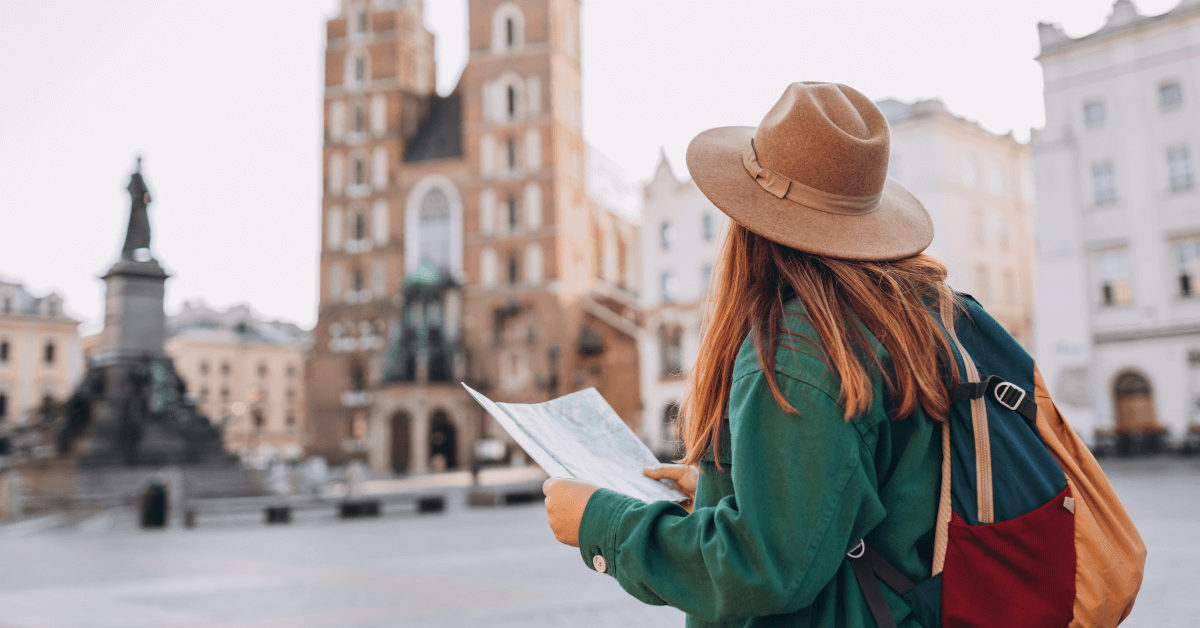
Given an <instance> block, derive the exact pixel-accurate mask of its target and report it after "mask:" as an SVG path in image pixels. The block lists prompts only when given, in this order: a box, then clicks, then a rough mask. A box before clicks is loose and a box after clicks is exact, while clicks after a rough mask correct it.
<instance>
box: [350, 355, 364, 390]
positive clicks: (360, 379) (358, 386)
mask: <svg viewBox="0 0 1200 628" xmlns="http://www.w3.org/2000/svg"><path fill="white" fill-rule="evenodd" d="M366 388H367V374H366V371H365V370H363V365H362V362H360V361H358V360H357V359H351V360H350V390H353V391H355V392H358V391H361V390H366Z"/></svg>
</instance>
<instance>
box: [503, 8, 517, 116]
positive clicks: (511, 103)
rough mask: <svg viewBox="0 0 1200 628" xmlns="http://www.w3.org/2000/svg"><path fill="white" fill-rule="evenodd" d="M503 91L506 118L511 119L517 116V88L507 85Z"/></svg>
mask: <svg viewBox="0 0 1200 628" xmlns="http://www.w3.org/2000/svg"><path fill="white" fill-rule="evenodd" d="M510 24H511V22H510ZM505 92H506V93H507V94H508V119H509V120H512V119H513V118H516V117H517V90H516V89H515V88H514V87H513V86H512V85H509V86H508V89H506V90H505Z"/></svg>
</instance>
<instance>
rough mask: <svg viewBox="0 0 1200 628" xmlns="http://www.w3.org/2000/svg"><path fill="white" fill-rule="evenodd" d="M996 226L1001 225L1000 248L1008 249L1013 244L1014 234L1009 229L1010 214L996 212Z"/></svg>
mask: <svg viewBox="0 0 1200 628" xmlns="http://www.w3.org/2000/svg"><path fill="white" fill-rule="evenodd" d="M996 226H997V227H999V231H1000V248H1002V249H1004V250H1005V251H1007V250H1008V249H1009V247H1010V246H1012V234H1011V230H1010V229H1009V221H1008V214H1006V213H1004V212H1002V211H1001V212H998V213H997V214H996Z"/></svg>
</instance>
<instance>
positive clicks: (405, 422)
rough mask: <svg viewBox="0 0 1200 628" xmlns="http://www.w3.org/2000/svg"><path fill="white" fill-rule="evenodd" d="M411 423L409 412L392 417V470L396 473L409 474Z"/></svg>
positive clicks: (398, 413)
mask: <svg viewBox="0 0 1200 628" xmlns="http://www.w3.org/2000/svg"><path fill="white" fill-rule="evenodd" d="M410 423H411V422H410V421H409V419H408V413H407V412H397V413H396V414H393V415H392V470H393V471H395V472H396V473H407V472H408V454H409V444H408V437H409V434H408V432H409V429H411V428H410Z"/></svg>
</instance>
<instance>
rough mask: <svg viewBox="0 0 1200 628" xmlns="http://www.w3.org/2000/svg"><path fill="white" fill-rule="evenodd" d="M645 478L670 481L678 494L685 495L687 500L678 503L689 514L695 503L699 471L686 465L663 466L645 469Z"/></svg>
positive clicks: (643, 471)
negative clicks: (677, 490)
mask: <svg viewBox="0 0 1200 628" xmlns="http://www.w3.org/2000/svg"><path fill="white" fill-rule="evenodd" d="M642 473H645V474H646V476H647V477H651V478H654V479H655V480H663V479H666V480H671V481H672V482H674V483H675V488H677V489H679V492H681V493H683V494H684V495H687V500H686V501H683V502H680V503H679V505H680V506H683V507H684V509H686V510H687V511H688V512H689V513H690V512H692V508H693V507H694V506H695V503H696V482H697V481H699V479H700V470H699V469H697V468H696V467H693V466H691V465H686V464H664V465H663V466H661V467H646V468H645V469H643V470H642Z"/></svg>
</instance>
